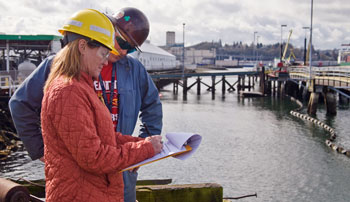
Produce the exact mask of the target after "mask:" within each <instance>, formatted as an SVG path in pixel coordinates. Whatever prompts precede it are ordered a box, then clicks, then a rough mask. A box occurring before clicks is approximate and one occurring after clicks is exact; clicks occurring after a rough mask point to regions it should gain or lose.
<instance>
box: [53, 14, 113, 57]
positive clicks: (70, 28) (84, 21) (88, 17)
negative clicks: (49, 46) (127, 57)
mask: <svg viewBox="0 0 350 202" xmlns="http://www.w3.org/2000/svg"><path fill="white" fill-rule="evenodd" d="M58 31H59V32H60V33H61V34H62V35H64V33H65V32H66V31H67V32H73V33H76V34H79V35H82V36H85V37H88V38H90V39H93V40H96V41H98V42H100V43H101V44H103V45H105V46H106V47H107V48H109V49H110V50H111V52H112V53H113V54H114V55H119V53H118V51H117V50H116V49H115V48H114V39H115V31H114V27H113V24H112V22H111V21H110V20H109V19H108V18H107V17H106V16H105V15H104V14H102V13H100V12H99V11H97V10H94V9H84V10H81V11H78V12H76V13H75V14H73V16H72V17H70V18H69V20H68V21H67V22H66V23H65V24H64V25H63V28H62V29H59V30H58Z"/></svg>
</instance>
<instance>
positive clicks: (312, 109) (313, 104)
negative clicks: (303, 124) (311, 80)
mask: <svg viewBox="0 0 350 202" xmlns="http://www.w3.org/2000/svg"><path fill="white" fill-rule="evenodd" d="M318 98H319V93H315V92H313V93H311V95H310V99H309V104H308V106H307V113H308V114H310V115H316V111H317V104H318Z"/></svg>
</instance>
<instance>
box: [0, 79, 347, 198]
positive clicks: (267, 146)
mask: <svg viewBox="0 0 350 202" xmlns="http://www.w3.org/2000/svg"><path fill="white" fill-rule="evenodd" d="M227 78H228V80H229V81H230V82H231V83H233V82H234V81H236V80H237V78H236V77H227ZM218 79H219V78H218ZM203 81H204V82H207V83H208V84H210V82H211V80H210V79H209V78H205V79H203ZM189 83H191V82H189ZM181 90H182V89H181V87H180V88H179V95H173V94H172V86H168V87H166V88H165V90H164V91H162V92H161V94H162V103H163V110H164V128H163V135H164V134H165V133H166V132H193V133H198V134H200V135H202V137H203V139H202V143H201V145H200V147H199V149H198V150H197V152H196V153H194V155H193V156H192V157H191V158H189V159H187V160H185V161H181V160H177V159H173V158H170V159H165V160H162V161H159V162H156V163H153V164H150V165H146V166H144V167H142V168H140V171H139V179H162V178H172V179H173V184H192V183H208V182H212V183H218V184H220V185H222V186H223V188H224V196H226V197H234V196H241V195H246V194H254V193H257V194H258V197H257V198H255V197H253V198H246V199H240V200H239V201H253V202H255V201H288V202H289V201H293V202H295V201H298V202H300V201H305V202H307V201H317V202H321V201H324V202H328V201H337V202H342V201H344V202H345V201H349V199H350V192H349V187H350V180H349V178H348V177H349V174H350V158H348V157H346V156H345V155H340V154H338V153H336V152H333V151H332V150H331V149H330V148H329V147H328V146H326V144H325V143H324V142H325V140H326V138H327V136H328V134H327V132H326V131H325V130H323V129H321V128H319V127H318V126H315V125H313V124H311V123H308V122H305V121H303V120H300V119H297V118H295V117H293V116H291V115H290V114H289V111H290V110H292V109H295V108H297V107H298V106H297V105H296V104H295V103H294V102H292V101H290V100H289V99H288V98H286V99H280V98H273V97H266V98H244V99H243V98H240V97H239V96H238V95H237V92H234V93H226V95H225V97H223V96H222V94H221V85H218V87H217V92H216V97H215V99H214V100H213V99H212V97H211V93H210V92H207V91H206V89H205V88H204V86H202V94H201V95H200V96H197V95H196V91H195V88H194V89H193V90H190V91H189V94H188V96H187V101H183V99H182V93H181V92H180V91H181ZM325 114H326V113H325V110H324V106H322V105H320V106H319V109H318V112H317V118H318V119H319V120H321V121H324V122H325V123H327V124H329V125H330V126H332V127H333V128H335V130H336V132H337V134H338V137H337V140H336V141H337V143H340V144H341V145H343V146H344V147H345V148H346V149H350V135H349V133H348V131H349V126H348V123H350V116H348V114H349V106H339V107H338V114H337V115H336V116H335V117H327V116H326V115H325ZM137 129H138V126H137V128H136V130H137ZM136 130H135V131H136ZM0 171H1V174H0V175H1V176H2V177H12V178H18V177H23V178H26V179H38V178H43V177H44V173H43V163H41V162H39V161H34V162H33V161H31V160H30V159H29V157H28V156H27V155H26V153H25V152H16V153H14V154H13V155H12V156H11V158H10V159H8V160H7V161H6V162H1V163H0Z"/></svg>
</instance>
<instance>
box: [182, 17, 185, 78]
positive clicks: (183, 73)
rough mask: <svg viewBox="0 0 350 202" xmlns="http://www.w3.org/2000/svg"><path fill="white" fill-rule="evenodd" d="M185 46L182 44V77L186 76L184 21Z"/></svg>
mask: <svg viewBox="0 0 350 202" xmlns="http://www.w3.org/2000/svg"><path fill="white" fill-rule="evenodd" d="M182 26H183V30H182V34H183V46H182V78H183V79H184V76H185V23H182Z"/></svg>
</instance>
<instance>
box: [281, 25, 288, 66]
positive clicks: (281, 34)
mask: <svg viewBox="0 0 350 202" xmlns="http://www.w3.org/2000/svg"><path fill="white" fill-rule="evenodd" d="M283 27H287V25H281V59H280V62H282V52H283V50H282V49H283V44H282V28H283Z"/></svg>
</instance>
